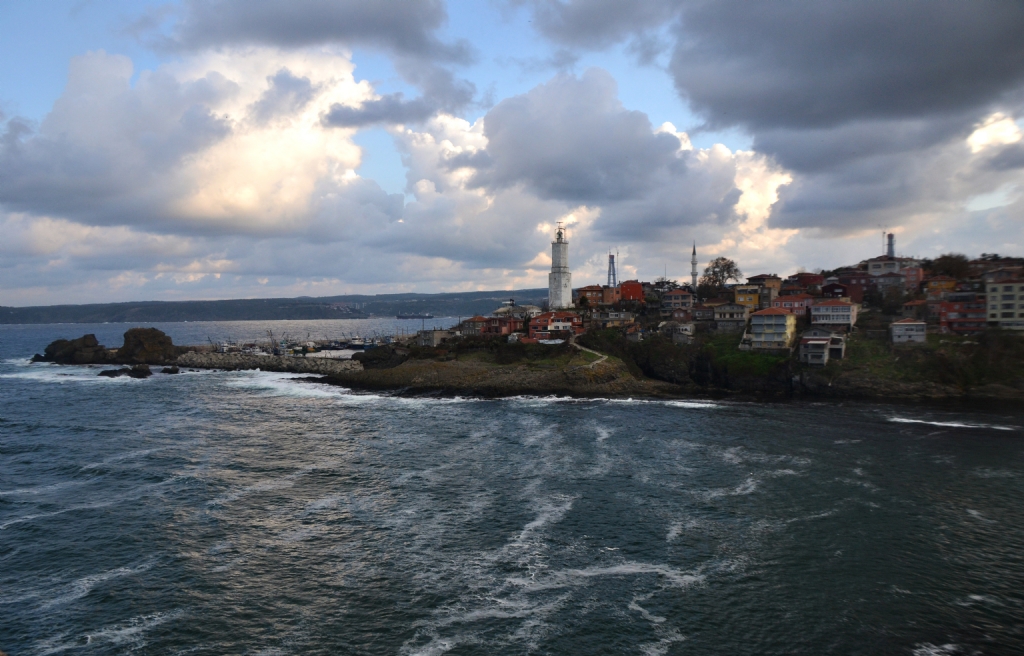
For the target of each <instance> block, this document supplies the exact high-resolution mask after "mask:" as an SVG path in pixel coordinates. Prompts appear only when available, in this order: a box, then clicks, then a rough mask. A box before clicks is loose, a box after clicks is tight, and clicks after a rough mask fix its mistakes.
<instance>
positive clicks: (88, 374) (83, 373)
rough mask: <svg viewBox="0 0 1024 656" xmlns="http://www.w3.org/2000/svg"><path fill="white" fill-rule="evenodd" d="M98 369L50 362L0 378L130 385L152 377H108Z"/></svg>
mask: <svg viewBox="0 0 1024 656" xmlns="http://www.w3.org/2000/svg"><path fill="white" fill-rule="evenodd" d="M100 371H101V370H100V369H95V368H89V367H83V366H76V365H68V366H63V367H62V366H56V365H50V364H47V365H40V364H37V365H32V366H30V367H29V368H28V370H27V371H22V372H18V373H5V374H0V378H11V379H15V380H29V381H33V382H37V383H56V384H60V385H63V384H64V383H92V384H102V385H110V384H114V385H131V384H135V383H144V382H147V381H149V380H151V379H152V378H154V377H153V376H151V377H150V378H132V377H130V376H118V377H116V378H110V377H108V376H101V375H100Z"/></svg>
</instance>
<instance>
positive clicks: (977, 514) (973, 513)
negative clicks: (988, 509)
mask: <svg viewBox="0 0 1024 656" xmlns="http://www.w3.org/2000/svg"><path fill="white" fill-rule="evenodd" d="M966 510H967V514H968V515H970V516H971V517H973V518H975V519H977V520H979V521H982V522H985V523H986V524H997V523H998V522H996V520H994V519H989V518H988V517H985V515H982V514H981V513H980V512H978V511H977V510H971V509H970V508H967V509H966Z"/></svg>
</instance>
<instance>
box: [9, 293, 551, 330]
mask: <svg viewBox="0 0 1024 656" xmlns="http://www.w3.org/2000/svg"><path fill="white" fill-rule="evenodd" d="M546 295H547V290H546V289H526V290H519V291H515V292H512V291H509V290H493V291H482V292H457V293H439V294H379V295H374V296H369V295H359V294H351V295H344V296H324V297H317V298H311V297H299V298H266V299H226V300H214V301H133V302H126V303H93V304H83V305H42V306H28V307H7V306H0V324H59V323H70V324H76V323H134V324H142V323H173V322H185V321H188V322H193V321H281V320H292V321H302V320H323V319H366V318H369V317H372V316H379V317H397V316H406V315H407V316H410V317H411V318H415V319H425V318H428V317H427V316H425V315H433V316H434V317H444V316H451V317H457V316H473V315H475V314H481V313H490V312H491V310H493V309H494V307H495V306H496V305H500V304H501V302H502V301H505V300H508V299H509V298H512V297H514V298H516V300H517V301H518V302H521V303H529V302H532V301H538V300H539V299H542V298H544V297H546Z"/></svg>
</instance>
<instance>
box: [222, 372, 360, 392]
mask: <svg viewBox="0 0 1024 656" xmlns="http://www.w3.org/2000/svg"><path fill="white" fill-rule="evenodd" d="M308 376H309V374H283V373H272V372H264V371H259V370H256V371H252V372H245V374H244V375H242V376H239V377H237V378H235V379H234V380H229V381H228V383H227V384H228V386H230V387H239V388H244V389H253V390H258V391H260V392H263V393H265V394H268V395H270V396H291V397H297V398H315V399H334V398H338V397H340V396H344V395H345V394H346V393H347V392H348V390H345V389H344V388H338V387H330V386H328V385H317V384H314V383H310V382H304V381H296V380H295V379H296V378H307V377H308Z"/></svg>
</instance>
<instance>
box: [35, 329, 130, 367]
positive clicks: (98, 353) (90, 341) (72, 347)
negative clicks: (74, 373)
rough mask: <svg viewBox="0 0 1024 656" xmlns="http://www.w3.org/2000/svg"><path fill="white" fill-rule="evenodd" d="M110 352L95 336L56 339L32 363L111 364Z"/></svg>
mask: <svg viewBox="0 0 1024 656" xmlns="http://www.w3.org/2000/svg"><path fill="white" fill-rule="evenodd" d="M111 357H112V356H111V352H110V351H108V350H107V348H106V347H105V346H103V345H102V344H100V343H99V341H98V340H97V339H96V335H84V336H82V337H79V338H78V339H70V340H69V339H58V340H56V341H54V342H50V345H49V346H47V347H46V350H45V351H43V354H42V355H39V354H38V353H37V354H36V355H35V356H34V357H33V358H32V361H33V362H56V363H57V364H103V363H106V362H113V360H112V359H111Z"/></svg>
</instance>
